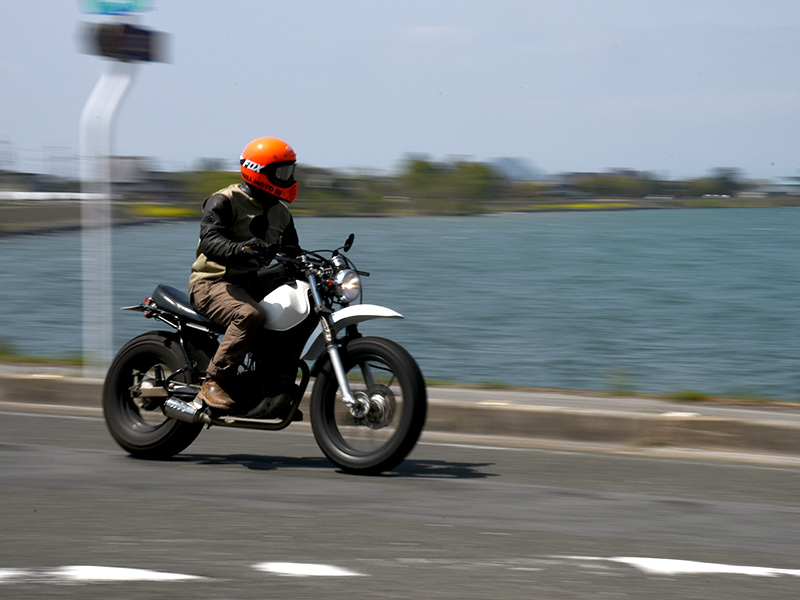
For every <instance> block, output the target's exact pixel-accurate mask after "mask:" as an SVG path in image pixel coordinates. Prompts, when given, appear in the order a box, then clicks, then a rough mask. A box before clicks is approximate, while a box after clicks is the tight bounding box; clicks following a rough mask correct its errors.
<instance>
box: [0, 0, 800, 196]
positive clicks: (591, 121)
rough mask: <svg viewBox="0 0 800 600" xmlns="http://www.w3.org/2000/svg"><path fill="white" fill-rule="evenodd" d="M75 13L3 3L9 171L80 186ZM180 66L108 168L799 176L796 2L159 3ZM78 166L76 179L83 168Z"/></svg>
mask: <svg viewBox="0 0 800 600" xmlns="http://www.w3.org/2000/svg"><path fill="white" fill-rule="evenodd" d="M83 6H84V4H83V3H82V2H79V1H76V0H72V1H69V0H61V1H58V2H56V1H53V0H25V1H24V2H23V1H15V2H7V3H5V5H4V10H3V18H2V19H0V106H2V112H1V113H0V168H3V167H8V166H11V167H14V168H18V169H19V170H28V171H32V170H37V171H43V172H52V173H54V174H61V173H60V172H59V171H65V170H66V171H70V170H72V169H74V171H75V173H76V174H77V166H75V164H76V163H77V154H78V137H79V121H80V115H81V111H82V110H83V107H84V105H85V103H86V101H87V99H88V97H89V94H90V93H91V91H92V89H93V87H94V86H95V84H96V83H97V81H98V79H99V77H100V76H101V74H102V73H103V72H104V71H106V70H108V69H109V66H110V64H109V63H110V61H109V60H108V59H103V58H99V57H96V56H91V55H88V54H83V53H81V52H79V49H78V48H79V45H78V43H77V37H78V36H77V32H78V30H79V25H80V24H81V23H86V22H98V21H107V20H110V18H109V17H98V16H93V15H88V14H84V13H83V12H82V11H83ZM150 6H151V9H152V10H150V11H148V12H146V13H142V14H141V15H139V16H138V17H137V19H138V23H139V24H140V25H143V26H146V27H148V28H151V29H154V30H157V31H162V32H166V33H168V34H169V35H170V37H169V62H166V63H147V64H141V65H139V66H138V67H137V69H136V74H135V78H134V81H133V84H132V86H131V88H130V89H129V91H128V93H127V94H126V96H125V98H124V101H123V103H122V104H121V106H120V107H119V109H118V111H117V112H116V114H115V119H114V122H113V128H112V135H113V143H112V152H113V153H114V154H117V155H122V156H149V157H153V166H154V167H156V168H159V169H164V170H181V169H189V168H193V167H195V166H197V164H199V161H200V160H201V159H222V160H223V161H224V164H225V165H226V166H230V168H231V169H234V168H237V167H238V158H239V154H240V152H241V150H242V148H243V147H244V146H245V145H246V144H247V142H249V141H250V140H251V139H253V138H255V137H259V136H262V135H272V136H276V137H280V138H282V139H284V140H286V141H287V142H289V143H290V144H291V145H292V146H293V147H294V149H295V151H296V152H297V154H298V160H299V163H300V164H301V166H302V164H307V165H313V166H316V167H323V168H332V169H359V170H361V169H363V170H368V171H378V172H383V171H387V172H391V171H395V170H397V169H399V168H401V167H402V164H403V162H404V160H406V159H407V157H408V156H410V155H426V156H428V157H429V158H430V159H431V160H452V158H453V157H461V158H468V159H471V160H477V161H492V160H495V159H497V158H501V157H514V158H521V159H524V160H525V161H527V162H528V163H530V165H532V166H534V167H536V168H537V169H539V170H540V171H543V172H545V173H550V174H555V173H562V172H573V171H582V172H597V171H605V170H608V169H616V168H629V169H636V170H644V171H651V172H654V173H657V174H659V175H660V176H664V177H667V178H674V179H677V178H691V177H701V176H703V175H707V174H708V173H709V172H710V171H711V170H712V169H715V168H720V167H724V168H735V169H739V170H741V171H742V174H743V175H744V176H746V177H750V178H770V179H773V180H777V179H780V178H782V177H791V176H797V175H800V155H799V154H798V147H799V146H800V4H798V2H797V0H767V1H764V2H755V1H753V0H746V1H744V0H694V1H690V0H670V1H669V2H665V1H663V0H601V1H598V0H561V1H559V2H552V1H548V2H544V1H540V0H371V1H368V0H335V1H332V0H327V1H321V0H297V1H294V2H274V1H271V0H250V1H247V2H242V1H239V0H226V1H225V2H223V1H221V0H217V1H212V0H151V2H150ZM70 165H72V166H70Z"/></svg>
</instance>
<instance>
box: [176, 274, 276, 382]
mask: <svg viewBox="0 0 800 600" xmlns="http://www.w3.org/2000/svg"><path fill="white" fill-rule="evenodd" d="M189 298H190V300H191V302H192V305H193V306H194V307H195V309H196V310H197V312H199V313H200V314H202V315H204V316H206V317H208V318H209V319H211V320H212V321H214V322H215V323H219V324H220V325H224V326H226V327H227V329H226V330H225V335H224V336H223V337H222V341H221V342H220V344H219V348H218V349H217V352H216V354H214V358H212V359H211V364H210V365H208V377H209V378H211V379H214V380H216V381H217V382H222V381H224V380H225V379H229V378H230V377H233V376H234V375H236V372H237V370H238V368H239V365H241V364H242V362H243V361H244V357H245V355H246V354H247V351H248V350H249V349H250V346H251V345H252V343H253V341H254V340H255V338H257V337H258V335H259V333H260V331H261V329H262V328H263V327H264V323H265V322H266V320H267V316H266V314H265V313H264V309H263V308H262V307H261V306H260V305H259V304H258V302H256V301H255V300H253V298H252V297H251V296H250V294H248V293H247V292H246V291H245V289H244V288H243V287H240V286H238V285H234V284H232V283H230V282H227V281H224V280H222V279H213V280H212V279H201V280H200V281H198V282H197V283H195V284H194V285H193V286H192V288H191V289H190V290H189Z"/></svg>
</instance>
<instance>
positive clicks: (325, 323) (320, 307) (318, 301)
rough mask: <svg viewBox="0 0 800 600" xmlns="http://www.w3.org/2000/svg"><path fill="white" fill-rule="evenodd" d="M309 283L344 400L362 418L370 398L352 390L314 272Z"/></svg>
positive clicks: (358, 417)
mask: <svg viewBox="0 0 800 600" xmlns="http://www.w3.org/2000/svg"><path fill="white" fill-rule="evenodd" d="M308 283H309V285H310V286H311V295H312V297H313V299H314V310H315V311H316V313H317V314H318V315H319V323H320V326H321V327H322V333H323V335H324V336H325V350H326V351H327V352H328V357H329V358H330V360H331V365H332V366H333V372H334V374H335V375H336V380H337V381H338V382H339V390H340V391H341V392H342V402H344V404H345V406H347V409H348V410H349V411H350V414H351V415H352V416H353V417H354V418H356V419H361V418H363V417H364V416H366V414H367V413H368V412H369V408H370V407H369V400H368V399H367V398H366V397H365V398H363V399H361V398H356V397H355V396H353V393H352V392H351V391H350V383H349V382H348V381H347V373H346V372H345V370H344V365H343V364H342V357H341V355H340V354H339V342H338V340H337V339H336V334H335V333H334V329H333V317H332V313H331V311H330V309H329V308H328V307H327V306H325V305H324V304H323V302H322V298H321V297H320V295H319V291H318V290H317V278H316V277H315V276H314V275H313V274H309V275H308Z"/></svg>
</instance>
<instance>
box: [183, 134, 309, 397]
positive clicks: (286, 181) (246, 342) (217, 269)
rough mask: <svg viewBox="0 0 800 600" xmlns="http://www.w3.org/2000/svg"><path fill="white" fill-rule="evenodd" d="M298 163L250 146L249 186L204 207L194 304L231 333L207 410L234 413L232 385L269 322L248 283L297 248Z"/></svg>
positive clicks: (276, 150) (262, 144)
mask: <svg viewBox="0 0 800 600" xmlns="http://www.w3.org/2000/svg"><path fill="white" fill-rule="evenodd" d="M296 162H297V156H296V155H295V152H294V150H292V148H291V146H289V144H287V143H286V142H284V141H282V140H280V139H278V138H273V137H261V138H256V139H255V140H253V141H252V142H250V143H249V144H247V146H245V148H244V150H243V151H242V154H241V157H240V160H239V164H240V167H241V172H242V178H243V180H244V182H242V183H239V184H233V185H230V186H228V187H226V188H224V189H221V190H219V191H217V192H215V193H214V194H212V195H211V196H209V197H208V198H206V199H205V201H204V202H203V216H202V219H201V223H200V241H199V243H198V245H197V258H196V260H195V261H194V263H193V264H192V273H191V276H190V278H189V297H190V299H191V302H192V305H193V306H194V307H195V309H196V310H197V311H198V312H199V313H200V314H202V315H204V316H206V317H208V318H209V319H211V320H212V321H214V322H215V323H219V324H220V325H224V326H225V327H227V329H226V330H225V334H224V336H223V337H222V341H221V342H220V344H219V348H218V349H217V351H216V353H215V354H214V357H213V358H212V359H211V363H210V364H209V366H208V371H207V376H206V379H205V381H204V382H203V386H202V388H201V390H200V394H199V397H200V398H201V399H202V400H203V401H204V402H205V403H206V404H208V405H209V406H210V407H212V408H214V409H217V410H220V411H223V412H235V409H236V403H235V401H234V399H233V398H232V397H231V394H230V390H231V387H232V386H231V381H232V379H233V377H234V376H235V375H236V373H237V371H238V368H239V366H240V365H241V364H242V362H243V361H244V358H245V355H246V354H247V352H248V350H249V349H250V346H251V345H252V343H253V341H254V339H255V338H256V337H257V336H258V333H259V331H260V330H261V329H262V328H263V327H264V323H265V321H266V315H265V313H264V310H263V308H262V307H261V306H260V305H259V304H258V302H257V301H256V300H255V299H254V298H253V297H252V296H251V295H250V294H249V293H248V292H247V290H246V287H245V286H246V284H247V281H248V276H252V275H253V273H254V272H255V270H257V269H258V268H259V266H261V265H263V264H264V259H271V258H272V257H274V255H275V253H276V251H277V249H278V248H279V247H281V246H284V247H297V246H298V244H299V240H298V236H297V230H296V229H295V226H294V219H293V218H292V214H291V212H290V211H289V207H288V205H287V203H290V202H293V201H294V199H295V197H296V196H297V188H298V185H297V181H296V180H295V178H294V169H295V165H296ZM257 256H258V257H260V259H261V260H256V257H257ZM267 262H268V260H267Z"/></svg>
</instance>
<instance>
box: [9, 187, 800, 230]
mask: <svg viewBox="0 0 800 600" xmlns="http://www.w3.org/2000/svg"><path fill="white" fill-rule="evenodd" d="M314 204H315V203H314V201H313V200H312V201H309V202H308V204H307V205H305V206H304V205H303V203H302V199H301V200H300V201H299V202H297V203H296V204H294V205H292V212H293V213H294V214H295V216H296V217H298V218H303V217H337V216H338V217H387V218H391V217H414V216H419V217H446V216H480V215H486V214H503V213H536V212H574V211H578V212H597V211H627V210H669V209H724V208H787V207H800V197H797V196H775V197H767V198H597V199H593V198H581V199H575V200H568V199H565V198H548V199H543V200H542V201H540V202H530V201H527V202H519V203H515V202H509V201H504V202H498V203H487V204H485V205H483V206H482V207H481V210H478V211H474V212H470V213H458V212H453V213H442V212H432V213H414V212H403V211H393V212H388V213H387V212H383V211H374V212H373V211H369V210H362V211H357V212H347V211H343V212H342V213H341V214H331V213H329V212H328V211H324V210H323V211H319V210H316V208H315V206H314ZM199 216H200V210H199V205H197V206H195V205H191V206H187V204H186V203H182V204H175V205H170V204H160V203H159V204H156V203H152V204H140V203H126V202H115V203H114V205H113V209H112V226H113V227H127V226H134V225H148V224H153V223H163V222H179V221H186V220H196V219H199ZM81 228H82V223H81V205H80V202H77V201H42V200H37V201H31V202H25V201H14V202H0V237H10V236H17V235H33V234H56V233H68V232H71V231H77V230H80V229H81Z"/></svg>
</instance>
